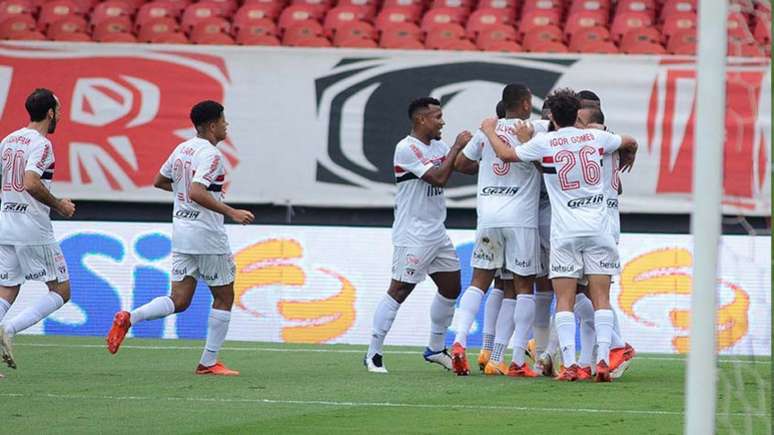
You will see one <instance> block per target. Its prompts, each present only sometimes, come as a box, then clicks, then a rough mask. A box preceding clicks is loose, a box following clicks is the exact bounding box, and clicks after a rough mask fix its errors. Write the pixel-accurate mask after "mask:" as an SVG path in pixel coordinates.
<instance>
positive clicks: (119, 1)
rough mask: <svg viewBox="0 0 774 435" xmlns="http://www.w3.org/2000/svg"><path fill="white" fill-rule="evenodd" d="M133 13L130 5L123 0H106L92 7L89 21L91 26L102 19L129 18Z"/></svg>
mask: <svg viewBox="0 0 774 435" xmlns="http://www.w3.org/2000/svg"><path fill="white" fill-rule="evenodd" d="M133 14H134V10H133V9H132V6H130V5H129V4H127V3H126V2H124V1H123V0H108V1H106V2H102V3H100V4H98V5H97V7H95V8H94V12H92V13H91V17H90V20H89V21H90V23H91V25H92V26H96V25H98V24H99V23H101V22H103V21H106V20H112V19H115V18H125V19H130V18H131V16H132V15H133Z"/></svg>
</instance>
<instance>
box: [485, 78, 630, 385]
mask: <svg viewBox="0 0 774 435" xmlns="http://www.w3.org/2000/svg"><path fill="white" fill-rule="evenodd" d="M548 104H549V107H550V109H551V114H550V118H551V122H552V123H553V124H554V125H555V127H556V129H557V131H555V132H550V133H547V134H544V135H539V136H536V137H535V138H533V139H532V140H530V141H529V142H528V143H526V144H525V145H523V146H521V147H518V148H511V147H509V146H508V145H507V144H506V143H504V142H503V141H502V140H500V139H499V138H498V136H497V132H496V130H495V129H496V126H497V120H495V119H487V120H485V121H484V122H483V123H482V130H483V131H484V132H485V133H486V135H487V138H488V139H489V141H490V143H491V144H492V147H493V148H494V150H495V152H496V154H497V156H498V157H499V158H500V159H502V160H503V161H512V162H519V161H540V162H542V165H543V177H544V179H545V181H546V188H547V189H548V194H549V197H550V200H551V261H550V263H551V270H550V273H549V277H550V278H551V280H552V284H553V287H554V290H555V292H556V297H557V303H556V315H555V316H554V318H555V325H556V330H557V334H558V336H559V342H560V346H561V349H562V358H563V361H564V365H565V368H564V369H563V370H562V371H561V372H560V374H559V376H558V377H557V379H558V380H565V381H574V380H576V379H577V378H578V374H577V372H578V365H577V363H576V355H575V315H574V314H573V312H572V310H573V306H574V305H575V292H576V289H577V280H578V279H580V278H581V277H583V275H584V274H585V276H586V277H587V278H588V281H589V291H590V293H591V297H592V301H593V302H594V307H595V309H596V311H595V314H594V317H595V322H594V326H595V329H596V331H597V367H596V369H597V370H596V378H595V379H596V380H597V381H598V382H609V381H610V380H611V378H610V365H609V364H610V355H609V352H610V342H611V334H612V330H613V313H612V311H611V310H610V300H609V298H610V277H611V276H612V275H614V274H615V273H616V272H617V269H618V267H619V260H618V250H617V249H616V246H615V240H614V239H613V237H612V236H611V235H610V234H609V232H608V225H609V224H608V220H609V215H608V213H607V210H606V207H605V201H604V186H603V183H602V175H601V166H600V162H601V158H602V156H603V155H605V154H610V153H612V152H615V151H618V150H623V151H624V152H625V153H627V154H628V155H634V153H635V152H636V150H637V142H636V141H635V140H634V139H633V138H632V137H630V136H619V135H613V134H610V133H608V132H605V131H600V130H593V129H592V130H580V129H578V128H576V127H575V123H576V121H577V117H578V109H579V108H580V101H579V100H578V98H577V96H576V95H575V93H574V92H573V91H571V90H568V89H564V90H559V91H556V92H554V93H553V94H552V95H551V96H550V99H549V103H548Z"/></svg>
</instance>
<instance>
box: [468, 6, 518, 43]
mask: <svg viewBox="0 0 774 435" xmlns="http://www.w3.org/2000/svg"><path fill="white" fill-rule="evenodd" d="M512 23H513V21H512V17H511V16H510V14H509V12H508V11H507V10H505V9H477V10H476V11H474V12H473V14H471V15H470V18H469V19H468V24H467V27H466V28H467V32H468V37H470V38H475V37H476V36H477V35H478V33H479V32H481V31H482V30H484V29H488V28H491V27H494V26H501V25H508V24H512Z"/></svg>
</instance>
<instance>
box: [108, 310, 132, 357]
mask: <svg viewBox="0 0 774 435" xmlns="http://www.w3.org/2000/svg"><path fill="white" fill-rule="evenodd" d="M129 319H130V315H129V312H128V311H119V312H117V313H116V316H115V317H114V318H113V326H112V327H111V328H110V332H108V336H107V340H106V341H107V348H108V352H110V353H116V352H118V348H119V347H121V343H123V342H124V337H126V333H127V332H129V327H131V326H132V323H131V322H130V321H129Z"/></svg>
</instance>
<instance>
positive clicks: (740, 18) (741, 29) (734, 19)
mask: <svg viewBox="0 0 774 435" xmlns="http://www.w3.org/2000/svg"><path fill="white" fill-rule="evenodd" d="M727 25H728V39H729V40H730V41H734V42H739V43H747V44H749V43H753V42H754V41H755V37H753V34H752V32H751V31H750V27H749V26H748V25H747V17H745V16H744V15H743V14H741V13H739V12H733V13H730V14H728V21H727Z"/></svg>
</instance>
